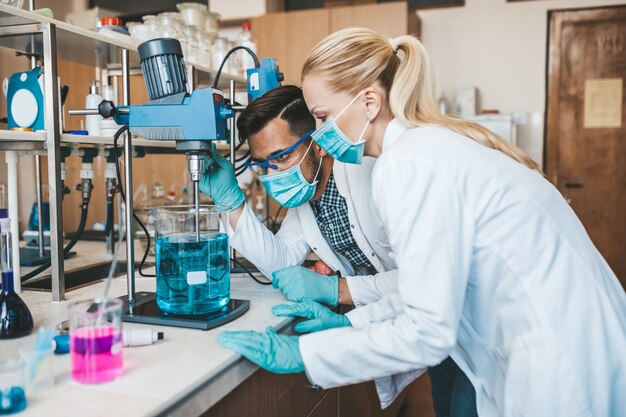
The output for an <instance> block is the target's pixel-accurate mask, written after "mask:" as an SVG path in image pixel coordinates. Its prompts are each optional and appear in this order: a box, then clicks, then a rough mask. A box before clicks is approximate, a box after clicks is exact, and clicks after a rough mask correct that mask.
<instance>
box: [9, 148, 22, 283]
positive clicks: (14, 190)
mask: <svg viewBox="0 0 626 417" xmlns="http://www.w3.org/2000/svg"><path fill="white" fill-rule="evenodd" d="M5 157H6V163H7V185H8V199H9V217H10V218H11V219H14V220H13V221H12V222H11V234H12V235H13V239H11V245H12V246H13V287H14V289H15V292H17V293H19V292H20V291H21V290H22V280H21V277H22V276H21V272H20V246H19V241H20V240H19V238H18V236H19V229H20V225H19V222H18V219H19V216H18V212H19V211H18V196H19V192H18V190H19V187H18V183H19V181H18V171H17V164H18V162H19V157H18V155H17V151H14V150H13V151H6V153H5Z"/></svg>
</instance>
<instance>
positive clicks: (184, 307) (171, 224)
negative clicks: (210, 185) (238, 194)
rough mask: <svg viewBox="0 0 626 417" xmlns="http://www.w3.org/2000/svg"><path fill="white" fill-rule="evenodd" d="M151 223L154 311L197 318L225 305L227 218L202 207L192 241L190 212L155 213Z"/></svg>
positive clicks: (181, 208)
mask: <svg viewBox="0 0 626 417" xmlns="http://www.w3.org/2000/svg"><path fill="white" fill-rule="evenodd" d="M152 215H153V216H155V218H156V221H155V224H156V275H157V277H156V281H157V305H158V306H159V308H160V309H161V311H162V312H164V313H165V314H177V315H200V314H209V313H213V312H216V311H220V310H223V309H225V308H226V305H227V304H228V302H229V301H230V260H229V246H228V235H227V234H226V233H225V232H224V230H226V229H225V224H226V221H227V217H228V213H227V212H221V211H219V210H217V209H216V208H215V207H214V206H201V207H200V212H199V213H198V216H199V225H200V239H199V240H196V233H195V231H196V229H195V216H196V212H195V209H194V207H193V206H188V205H182V206H169V207H158V208H155V209H153V210H152Z"/></svg>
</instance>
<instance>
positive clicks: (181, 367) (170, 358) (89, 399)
mask: <svg viewBox="0 0 626 417" xmlns="http://www.w3.org/2000/svg"><path fill="white" fill-rule="evenodd" d="M136 287H137V291H155V289H156V283H155V279H154V278H139V279H137V280H136ZM103 288H104V283H103V282H98V283H95V284H93V285H89V286H86V287H83V288H80V289H77V290H74V291H70V292H68V293H67V300H66V301H64V302H59V303H53V302H51V301H50V294H49V293H44V292H34V291H23V292H22V293H21V296H22V298H23V299H24V300H25V301H26V303H27V305H28V307H29V308H30V310H31V312H32V313H33V317H34V319H35V325H36V327H39V326H46V327H48V328H50V327H53V326H56V325H57V324H58V323H60V322H61V321H63V320H66V319H67V313H66V308H67V304H68V302H71V301H74V300H80V299H87V298H90V297H95V296H99V295H101V294H102V291H103ZM125 294H126V278H125V277H119V278H115V279H114V280H113V282H112V285H111V290H110V295H111V296H122V295H125ZM231 297H232V298H240V299H248V300H250V301H251V305H250V309H249V310H248V311H247V312H246V313H245V314H244V315H243V316H241V317H240V318H238V319H236V320H234V321H232V322H230V323H228V324H225V325H223V326H221V327H218V328H216V329H213V330H209V331H201V330H189V329H182V328H176V327H162V326H146V325H141V324H134V323H124V328H139V327H144V328H145V327H151V328H154V329H157V330H159V331H162V332H164V334H165V340H163V341H159V342H157V343H155V344H153V345H150V346H142V347H133V348H125V349H124V367H125V373H124V375H123V376H122V377H120V378H118V379H117V380H114V381H111V382H108V383H104V384H98V385H84V384H80V383H77V382H75V381H74V380H72V377H71V369H70V355H55V356H54V358H53V365H54V372H55V385H54V387H53V388H51V389H49V390H48V391H46V392H44V393H42V394H39V395H38V396H35V397H30V398H27V401H28V406H27V408H26V409H25V410H24V411H23V412H22V413H20V414H19V415H20V416H24V417H29V416H37V417H41V416H61V415H63V416H65V417H72V416H161V415H173V416H185V417H188V416H195V415H200V414H202V413H203V412H204V411H206V410H207V409H209V408H210V407H211V406H213V405H214V404H215V403H217V402H218V401H219V400H220V399H221V398H223V397H224V396H225V395H227V394H228V393H229V392H230V391H232V390H233V389H234V388H235V387H237V386H238V385H240V384H241V383H242V382H243V381H244V380H245V379H246V378H247V377H248V376H250V375H251V374H252V373H253V372H255V371H256V370H257V369H258V368H257V367H256V365H254V364H252V363H251V362H249V361H247V360H245V359H243V358H242V357H241V356H240V355H238V354H236V353H234V352H233V351H231V350H227V349H223V348H221V347H220V346H219V345H218V343H217V336H218V335H219V334H220V333H221V332H223V331H224V330H257V331H262V330H265V328H266V327H267V326H273V327H274V328H276V329H277V330H282V329H284V328H286V327H288V325H289V323H290V321H291V319H289V318H284V317H277V316H274V315H273V314H272V312H271V307H272V306H274V305H276V304H280V303H283V302H285V301H286V299H285V298H284V296H283V295H282V294H281V293H280V292H279V291H278V290H275V289H274V288H272V287H271V286H263V285H260V284H258V283H256V282H254V281H253V280H252V279H250V278H249V277H248V276H245V275H232V276H231ZM34 338H35V332H33V333H32V334H31V335H30V336H28V337H24V338H20V339H12V340H0V356H1V357H3V358H9V357H11V356H17V355H18V350H19V348H21V347H23V346H28V345H30V344H32V343H33V342H34Z"/></svg>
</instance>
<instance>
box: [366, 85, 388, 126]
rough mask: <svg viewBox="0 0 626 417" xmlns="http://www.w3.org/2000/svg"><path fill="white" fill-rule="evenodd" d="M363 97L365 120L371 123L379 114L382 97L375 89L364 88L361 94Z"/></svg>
mask: <svg viewBox="0 0 626 417" xmlns="http://www.w3.org/2000/svg"><path fill="white" fill-rule="evenodd" d="M363 97H364V99H365V108H366V114H367V119H368V120H369V121H370V122H373V121H374V119H375V118H376V117H377V116H378V115H379V114H380V111H381V109H382V106H383V100H384V97H383V95H382V93H381V92H380V91H379V90H378V89H377V88H375V87H369V88H366V89H365V91H364V93H363Z"/></svg>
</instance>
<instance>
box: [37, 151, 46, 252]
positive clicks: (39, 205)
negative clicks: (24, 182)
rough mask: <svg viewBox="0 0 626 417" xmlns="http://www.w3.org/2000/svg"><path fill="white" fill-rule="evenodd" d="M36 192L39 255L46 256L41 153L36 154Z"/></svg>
mask: <svg viewBox="0 0 626 417" xmlns="http://www.w3.org/2000/svg"><path fill="white" fill-rule="evenodd" d="M35 194H36V197H37V240H38V242H37V246H39V257H40V258H43V257H44V256H45V254H44V252H43V239H44V236H43V208H42V201H43V196H42V192H41V155H39V154H36V155H35Z"/></svg>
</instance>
